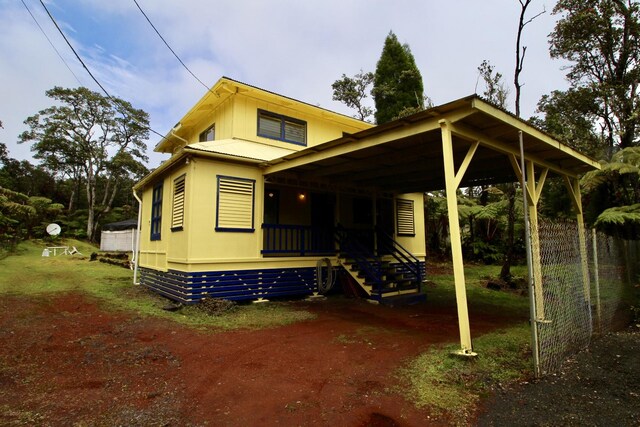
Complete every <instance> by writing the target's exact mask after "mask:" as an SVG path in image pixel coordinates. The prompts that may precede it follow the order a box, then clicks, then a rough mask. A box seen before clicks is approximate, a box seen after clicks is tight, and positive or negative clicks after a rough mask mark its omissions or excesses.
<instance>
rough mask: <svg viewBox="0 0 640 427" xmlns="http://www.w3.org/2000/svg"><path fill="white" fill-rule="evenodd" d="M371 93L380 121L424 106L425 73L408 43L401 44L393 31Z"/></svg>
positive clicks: (418, 109)
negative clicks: (422, 74) (423, 78)
mask: <svg viewBox="0 0 640 427" xmlns="http://www.w3.org/2000/svg"><path fill="white" fill-rule="evenodd" d="M371 93H372V95H373V98H374V100H375V105H376V113H375V118H376V123H378V124H383V123H386V122H389V121H391V120H393V119H395V118H398V117H400V116H405V115H408V114H411V113H414V112H417V111H420V110H423V109H424V87H423V83H422V76H421V74H420V71H419V70H418V67H417V66H416V62H415V59H414V57H413V54H412V53H411V49H410V48H409V45H407V44H404V45H403V44H400V42H399V41H398V38H397V37H396V35H395V34H394V33H393V31H390V32H389V35H388V36H387V38H386V40H385V42H384V47H383V49H382V54H381V56H380V59H379V60H378V64H377V66H376V72H375V74H374V81H373V90H372V92H371Z"/></svg>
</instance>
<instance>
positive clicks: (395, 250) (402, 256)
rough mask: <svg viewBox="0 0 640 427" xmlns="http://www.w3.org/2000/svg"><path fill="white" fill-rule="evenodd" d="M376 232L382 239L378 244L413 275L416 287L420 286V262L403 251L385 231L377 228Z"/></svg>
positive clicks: (409, 253)
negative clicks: (388, 250)
mask: <svg viewBox="0 0 640 427" xmlns="http://www.w3.org/2000/svg"><path fill="white" fill-rule="evenodd" d="M376 231H377V232H378V235H381V236H382V237H384V241H383V242H378V243H382V244H383V245H384V246H385V247H386V248H387V249H390V251H391V253H390V254H389V255H391V256H392V257H393V258H395V259H396V261H398V262H399V263H400V265H402V266H403V267H405V268H406V269H407V270H408V271H409V272H410V273H411V274H413V276H415V279H416V281H417V282H418V286H420V283H421V282H422V272H421V271H420V270H421V269H420V260H419V259H418V258H417V257H416V256H415V255H413V254H412V253H411V252H409V251H408V250H407V249H405V247H404V246H402V245H401V244H400V243H398V242H397V241H396V240H395V239H394V238H393V237H392V236H391V235H389V234H388V233H387V232H386V231H384V230H381V229H379V228H376Z"/></svg>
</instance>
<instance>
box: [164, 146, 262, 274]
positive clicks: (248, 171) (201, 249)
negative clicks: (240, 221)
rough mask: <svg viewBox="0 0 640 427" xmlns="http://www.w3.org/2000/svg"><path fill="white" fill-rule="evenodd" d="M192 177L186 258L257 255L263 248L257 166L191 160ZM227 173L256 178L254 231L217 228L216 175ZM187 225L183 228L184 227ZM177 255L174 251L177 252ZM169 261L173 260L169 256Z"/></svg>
mask: <svg viewBox="0 0 640 427" xmlns="http://www.w3.org/2000/svg"><path fill="white" fill-rule="evenodd" d="M191 163H192V166H193V171H194V173H193V174H192V178H193V179H192V180H191V181H190V184H191V185H190V186H189V188H188V190H187V191H188V192H189V193H190V195H191V201H192V209H191V216H190V220H189V221H190V223H189V224H187V226H188V227H190V230H191V231H190V235H191V242H190V246H189V254H190V256H189V258H190V261H191V262H195V263H214V262H216V261H221V262H222V261H225V260H226V261H233V260H240V259H245V260H246V259H256V258H260V257H261V254H260V250H261V249H262V229H261V225H262V197H263V184H262V173H261V171H260V169H258V168H255V167H251V166H245V165H239V164H230V163H226V164H225V163H223V162H220V161H214V160H209V159H202V158H197V159H192V160H191ZM218 175H223V176H230V177H238V178H245V179H253V180H255V181H256V186H255V197H254V220H253V227H254V231H253V232H233V231H216V230H215V227H216V206H217V196H218V194H217V192H218V189H217V176H218ZM185 228H186V227H185ZM176 255H177V254H176ZM170 261H174V259H173V258H172V257H170ZM175 261H176V262H179V260H177V259H176V260H175ZM176 268H177V267H176ZM182 268H184V267H182Z"/></svg>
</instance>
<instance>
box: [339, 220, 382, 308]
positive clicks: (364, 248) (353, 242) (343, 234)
mask: <svg viewBox="0 0 640 427" xmlns="http://www.w3.org/2000/svg"><path fill="white" fill-rule="evenodd" d="M358 233H361V232H357V231H354V230H347V229H345V228H343V227H341V226H338V227H337V228H336V240H337V242H338V245H339V247H340V252H341V253H342V254H343V255H345V256H346V257H348V258H349V259H351V260H353V263H354V264H355V265H356V267H357V269H358V272H359V273H360V274H362V275H363V276H364V279H365V282H366V283H367V284H370V285H371V289H372V290H373V291H377V293H378V297H379V298H382V291H383V288H384V283H385V281H384V280H383V278H382V276H383V273H382V270H381V265H382V262H381V261H380V258H379V257H377V256H376V255H375V254H374V253H373V250H372V249H371V248H370V247H368V245H366V244H363V243H362V242H361V241H360V239H358V238H357V237H356V235H357V234H358Z"/></svg>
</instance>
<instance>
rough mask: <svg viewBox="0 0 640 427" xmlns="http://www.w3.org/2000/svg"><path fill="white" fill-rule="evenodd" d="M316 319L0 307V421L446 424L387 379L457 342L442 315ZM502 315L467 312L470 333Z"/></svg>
mask: <svg viewBox="0 0 640 427" xmlns="http://www.w3.org/2000/svg"><path fill="white" fill-rule="evenodd" d="M294 304H295V305H296V306H299V307H300V308H303V309H307V310H309V311H312V312H314V313H316V314H317V318H316V319H314V320H310V321H305V322H300V323H296V324H292V325H289V326H283V327H278V328H274V329H267V330H259V331H249V330H244V331H230V332H217V333H211V332H201V331H197V330H194V329H190V328H187V327H184V326H180V325H178V324H176V323H173V322H170V321H165V320H158V319H152V318H140V317H135V316H131V315H127V314H123V313H118V312H109V311H106V310H104V309H102V308H101V307H100V306H99V305H98V304H97V303H96V301H94V300H92V299H90V298H88V297H86V296H83V295H81V294H73V293H72V294H65V295H56V296H50V297H43V296H38V297H34V298H31V299H29V298H26V297H21V298H17V297H6V296H5V297H3V298H2V299H1V300H0V425H56V426H57V425H109V426H111V425H140V426H142V425H144V426H147V425H176V426H178V425H179V426H183V425H215V426H250V425H261V426H270V425H286V426H293V425H300V426H306V425H340V426H424V425H446V423H447V421H446V419H442V418H440V419H436V418H434V417H433V416H431V415H430V414H429V413H428V412H427V411H425V410H419V409H416V407H415V406H414V405H413V404H411V403H410V402H408V401H407V400H405V398H404V397H403V396H402V392H401V391H400V390H399V387H398V380H397V378H396V377H395V375H394V374H393V372H394V370H395V369H396V368H398V367H399V366H401V364H402V363H403V362H404V361H405V360H407V359H408V358H411V357H413V356H416V355H417V354H418V353H420V352H422V351H424V350H425V349H426V348H427V347H428V346H430V345H433V344H436V343H442V342H451V341H454V342H455V340H456V339H457V336H458V335H457V334H458V329H457V328H458V326H457V317H456V313H455V311H453V310H451V311H443V310H442V309H435V308H433V307H429V306H428V305H424V304H423V305H418V306H413V307H406V308H387V307H382V306H374V305H371V304H369V303H367V302H364V301H361V300H350V299H345V298H341V297H340V298H332V299H329V300H326V301H317V302H304V301H299V302H295V303H294ZM512 320H513V319H509V318H506V317H501V316H499V315H498V316H494V317H480V316H473V313H472V324H473V326H474V330H473V333H474V334H476V335H479V334H482V333H483V332H485V331H489V330H493V329H495V328H499V327H503V326H505V325H506V324H508V323H509V322H510V321H512Z"/></svg>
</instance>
